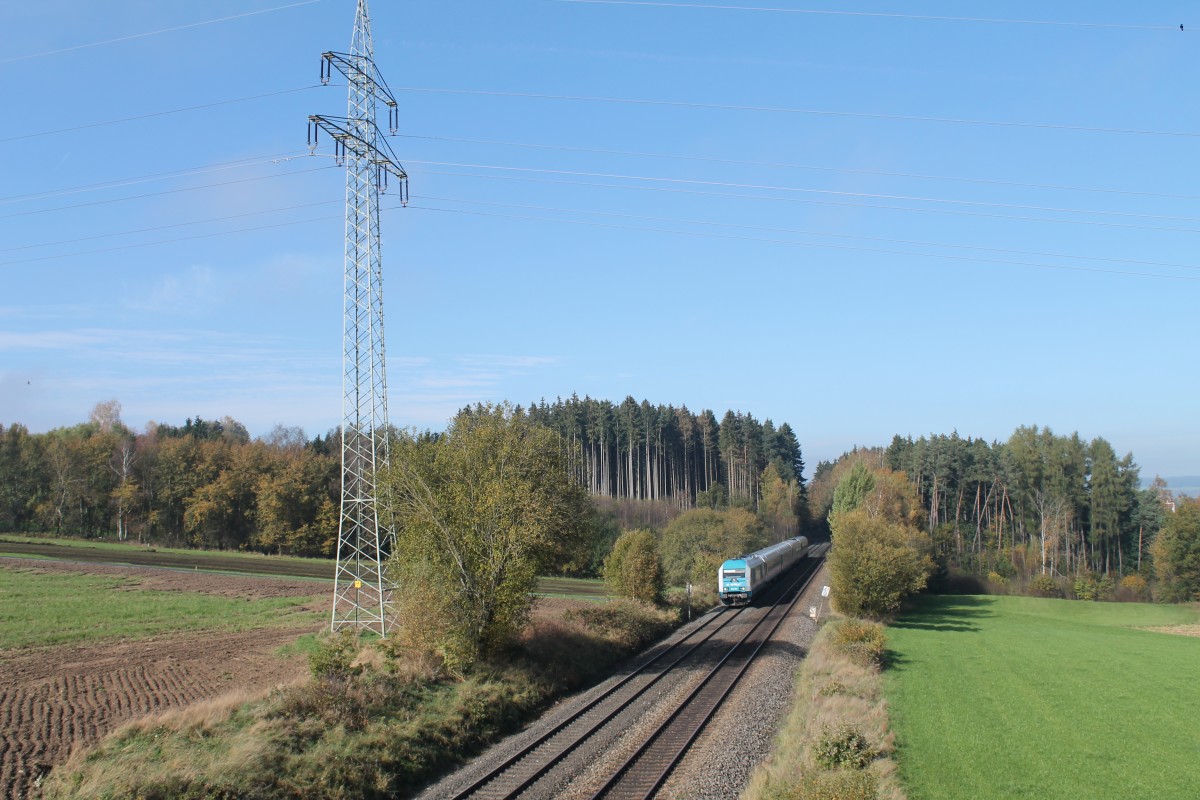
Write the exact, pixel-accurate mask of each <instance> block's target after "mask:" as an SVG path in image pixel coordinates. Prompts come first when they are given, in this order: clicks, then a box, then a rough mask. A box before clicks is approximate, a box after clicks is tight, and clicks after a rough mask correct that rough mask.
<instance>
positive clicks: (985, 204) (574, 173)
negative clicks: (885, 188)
mask: <svg viewBox="0 0 1200 800" xmlns="http://www.w3.org/2000/svg"><path fill="white" fill-rule="evenodd" d="M409 163H411V164H427V165H431V166H439V167H457V168H462V169H490V170H499V171H504V172H535V173H541V174H548V175H567V176H570V177H583V178H608V179H612V180H635V181H653V182H658V183H673V184H684V185H694V186H719V187H723V188H730V189H759V190H763V191H773V192H795V193H800V194H819V195H832V196H835V197H863V198H867V199H871V200H901V201H908V202H914V203H916V202H920V203H938V204H945V205H965V206H977V207H980V208H1005V209H1014V210H1018V211H1046V212H1050V213H1056V214H1095V215H1099V216H1111V217H1131V218H1134V219H1155V220H1164V221H1168V222H1200V218H1197V217H1177V216H1169V215H1163V214H1141V213H1136V212H1125V211H1098V210H1094V209H1082V208H1062V207H1055V206H1034V205H1022V204H1018V203H994V202H989V201H983V200H956V199H952V198H943V197H921V196H917V195H893V194H879V193H875V192H850V191H842V190H834V189H811V188H806V187H799V186H772V185H769V184H754V183H735V182H731V181H706V180H699V179H691V178H663V177H657V176H650V175H623V174H619V173H609V172H584V171H579V170H559V169H542V168H536V167H509V166H501V165H495V164H463V163H456V162H449V161H420V160H411V161H410V162H409Z"/></svg>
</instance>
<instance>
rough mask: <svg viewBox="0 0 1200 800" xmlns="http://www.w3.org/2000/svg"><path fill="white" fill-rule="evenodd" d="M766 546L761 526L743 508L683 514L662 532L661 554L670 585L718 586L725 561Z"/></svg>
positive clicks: (696, 510) (765, 538) (706, 510)
mask: <svg viewBox="0 0 1200 800" xmlns="http://www.w3.org/2000/svg"><path fill="white" fill-rule="evenodd" d="M767 543H768V542H767V535H766V532H765V530H764V528H763V526H762V523H761V522H760V521H759V520H758V518H757V517H756V516H755V515H754V514H751V513H750V512H749V511H747V510H746V509H744V508H731V509H726V510H724V511H714V510H711V509H695V510H693V511H688V512H686V513H684V514H680V515H679V516H678V517H676V518H675V519H673V520H672V521H671V523H670V524H669V525H667V527H666V528H665V529H664V530H663V532H662V542H661V544H660V550H661V552H662V559H663V569H664V571H665V573H666V580H667V583H668V584H669V585H671V586H683V585H684V584H687V583H692V584H712V585H715V584H716V580H717V569H718V568H719V567H720V566H721V563H722V562H723V561H725V560H726V559H729V558H737V557H738V556H740V555H744V554H746V553H750V552H753V551H754V550H758V549H759V548H761V547H764V546H766V544H767Z"/></svg>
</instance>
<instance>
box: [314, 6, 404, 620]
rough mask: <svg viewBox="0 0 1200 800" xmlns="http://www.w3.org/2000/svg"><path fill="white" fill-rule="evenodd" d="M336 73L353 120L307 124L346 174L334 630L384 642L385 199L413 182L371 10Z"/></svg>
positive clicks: (329, 65) (326, 68) (387, 525)
mask: <svg viewBox="0 0 1200 800" xmlns="http://www.w3.org/2000/svg"><path fill="white" fill-rule="evenodd" d="M334 69H337V70H338V72H340V73H342V75H344V76H345V77H346V81H347V82H348V83H349V88H350V92H349V95H350V96H349V102H348V111H347V114H346V116H345V117H327V116H323V115H320V114H314V115H312V116H310V117H309V118H308V142H309V149H310V150H312V151H314V152H315V150H316V148H317V139H318V136H319V135H320V132H321V131H325V132H326V133H327V134H329V135H330V137H332V139H333V146H334V158H335V159H336V160H337V163H339V164H345V166H346V257H345V281H344V297H343V304H342V308H343V320H342V502H341V514H340V516H339V522H338V546H337V571H336V573H335V576H334V585H333V621H332V624H331V629H332V630H334V631H337V630H340V629H342V628H353V629H356V630H371V631H375V632H376V633H378V634H379V635H380V636H387V633H388V628H389V627H390V624H391V622H392V619H391V618H392V614H391V594H392V588H393V587H392V586H391V584H390V582H389V580H388V577H387V575H386V574H385V572H384V561H385V559H386V555H387V552H388V551H389V550H390V548H391V546H392V544H393V543H394V542H395V538H396V535H395V528H394V527H393V521H392V515H391V513H390V504H389V503H388V502H387V500H386V495H385V496H384V497H381V493H380V486H379V481H378V476H379V473H380V471H381V470H382V469H383V468H384V467H386V466H387V463H388V457H389V452H388V450H389V446H388V415H387V376H386V371H385V369H384V342H383V269H382V259H381V257H380V256H381V253H380V237H379V195H380V193H381V192H383V191H385V190H386V189H387V183H388V175H389V174H390V175H392V176H394V177H395V178H397V179H398V181H399V184H400V187H399V188H400V191H399V194H400V199H401V201H402V202H403V201H407V193H408V192H407V189H408V175H407V173H405V171H404V168H403V167H402V166H400V164H399V162H398V161H397V160H396V157H395V154H394V153H393V152H392V150H391V148H390V147H389V146H388V144H387V142H386V141H385V140H384V138H383V134H382V133H381V132H380V131H379V128H378V126H377V125H376V124H375V110H376V104H377V103H378V102H383V103H384V104H386V105H387V107H388V109H389V113H388V121H389V123H390V127H391V132H392V133H393V134H395V132H396V127H397V122H398V115H397V106H396V99H395V98H394V97H393V96H392V93H391V91H390V90H389V89H388V88H387V84H386V83H385V82H384V80H383V76H382V75H380V74H379V70H378V68H377V67H376V66H375V61H374V47H373V45H372V42H371V18H370V15H369V14H368V13H367V0H358V10H357V12H356V13H355V16H354V36H353V38H352V40H351V44H350V52H349V53H333V52H329V53H322V54H321V82H322V83H326V84H327V83H329V79H330V77H332V75H333V70H334Z"/></svg>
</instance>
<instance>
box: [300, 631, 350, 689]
mask: <svg viewBox="0 0 1200 800" xmlns="http://www.w3.org/2000/svg"><path fill="white" fill-rule="evenodd" d="M357 655H358V637H357V636H356V635H355V634H354V631H352V630H350V629H349V628H345V629H343V630H341V631H340V632H338V633H336V634H332V635H330V636H327V637H325V638H324V639H323V640H322V641H320V642H319V644H318V646H317V649H316V650H314V651H313V652H311V653H309V655H308V669H309V671H310V672H311V673H312V676H313V677H314V678H318V679H321V678H324V679H344V678H346V677H349V676H350V675H353V674H356V673H357V672H358V670H356V669H355V668H354V667H353V666H352V665H353V664H354V658H355V656H357Z"/></svg>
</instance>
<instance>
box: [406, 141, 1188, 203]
mask: <svg viewBox="0 0 1200 800" xmlns="http://www.w3.org/2000/svg"><path fill="white" fill-rule="evenodd" d="M395 138H398V139H416V140H421V141H433V142H453V143H457V144H482V145H494V146H497V147H523V148H529V149H533V150H558V151H563V152H569V153H597V154H600V155H610V156H632V157H637V158H664V159H673V160H678V161H699V162H704V163H710V164H734V165H738V166H748V167H770V168H772V169H805V170H812V171H814V172H838V173H843V174H850V175H877V176H881V177H886V178H915V179H918V180H927V181H948V182H953V183H974V184H982V185H986V186H1012V187H1016V188H1021V189H1051V190H1054V191H1064V192H1095V193H1098V194H1117V195H1129V196H1134V197H1163V198H1167V199H1171V200H1200V195H1194V194H1171V193H1169V192H1147V191H1139V190H1137V189H1111V188H1106V187H1102V186H1067V185H1064V184H1055V183H1026V182H1023V181H1002V180H997V179H994V178H966V177H961V176H954V175H927V174H923V173H919V172H888V171H886V170H878V169H860V168H852V167H827V166H817V165H815V164H795V163H788V162H781V161H752V160H746V159H738V158H722V157H719V156H696V155H684V154H679V153H653V152H645V151H638V150H613V149H610V148H604V147H578V146H572V145H560V144H545V143H535V142H507V141H500V140H496V139H471V138H466V137H461V136H432V135H422V134H415V133H398V134H395Z"/></svg>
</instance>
